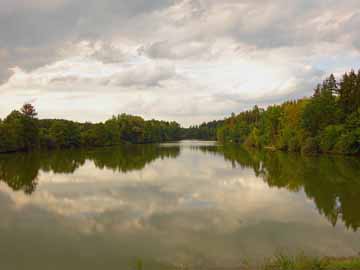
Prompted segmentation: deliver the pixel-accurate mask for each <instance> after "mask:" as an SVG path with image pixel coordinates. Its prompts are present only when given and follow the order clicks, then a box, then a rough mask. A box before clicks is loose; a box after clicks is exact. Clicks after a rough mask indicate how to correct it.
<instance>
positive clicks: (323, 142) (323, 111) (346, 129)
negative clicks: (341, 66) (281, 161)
mask: <svg viewBox="0 0 360 270" xmlns="http://www.w3.org/2000/svg"><path fill="white" fill-rule="evenodd" d="M359 108H360V71H359V72H358V74H356V73H355V72H354V71H351V72H350V73H349V74H345V75H344V76H343V77H342V79H341V82H340V83H337V82H336V80H335V77H334V76H333V75H330V76H329V77H328V78H327V79H325V80H324V82H323V83H322V84H319V85H318V86H317V87H316V89H315V91H314V95H313V96H312V97H311V98H304V99H301V100H298V101H290V102H286V103H284V104H281V105H273V106H269V107H268V108H267V109H266V110H262V109H259V108H258V107H255V108H254V109H253V110H250V111H245V112H242V113H240V114H239V115H232V116H231V117H230V118H227V119H225V121H224V122H223V123H222V125H221V126H219V127H218V129H217V139H218V140H219V141H220V142H223V143H245V144H246V145H248V146H252V147H269V148H276V149H280V150H285V151H291V152H300V151H301V152H302V153H304V154H314V153H317V152H326V153H335V152H336V153H341V154H359V153H360V109H359Z"/></svg>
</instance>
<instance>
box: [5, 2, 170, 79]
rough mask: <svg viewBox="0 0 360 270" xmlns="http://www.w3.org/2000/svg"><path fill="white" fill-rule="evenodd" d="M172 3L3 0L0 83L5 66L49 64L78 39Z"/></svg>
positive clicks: (91, 37)
mask: <svg viewBox="0 0 360 270" xmlns="http://www.w3.org/2000/svg"><path fill="white" fill-rule="evenodd" d="M173 2H174V1H173V0H154V1H147V0H133V1H126V0H120V1H119V0H105V1H97V0H74V1H69V0H56V1H50V2H49V1H44V0H29V1H28V2H24V1H21V0H5V1H2V2H1V3H0V33H1V37H0V50H1V51H4V52H5V53H6V59H5V60H4V59H3V58H4V56H3V57H1V54H0V60H1V62H2V65H1V66H0V80H2V81H4V80H5V79H6V78H8V76H9V75H10V74H11V72H10V71H9V68H12V67H14V66H20V67H21V68H24V69H28V70H31V69H34V68H36V67H40V66H42V65H44V64H47V63H50V62H51V61H54V60H55V59H57V57H58V50H59V49H61V48H63V47H65V46H66V44H68V43H72V42H78V41H81V40H83V39H88V40H96V39H99V38H101V37H103V36H106V35H107V34H108V33H109V32H113V31H116V29H117V28H118V29H119V31H120V30H121V28H122V26H123V25H124V24H125V23H124V21H126V20H127V19H129V18H132V17H134V16H139V15H141V14H143V13H149V12H152V11H154V10H156V9H162V8H164V7H166V6H168V5H171V4H172V3H173Z"/></svg>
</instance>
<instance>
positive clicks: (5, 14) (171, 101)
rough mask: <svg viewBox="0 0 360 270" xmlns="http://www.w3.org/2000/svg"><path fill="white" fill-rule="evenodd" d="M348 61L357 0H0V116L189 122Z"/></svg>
mask: <svg viewBox="0 0 360 270" xmlns="http://www.w3.org/2000/svg"><path fill="white" fill-rule="evenodd" d="M359 68H360V1H359V0H343V1H338V0H316V1H314V0H292V1H288V0H221V1H219V0H131V1H130V0H102V1H99V0H0V118H4V117H5V116H6V115H7V114H8V113H9V112H10V111H12V110H13V109H18V108H19V107H21V106H22V104H23V103H25V102H31V103H33V104H34V105H35V107H36V108H37V111H38V113H39V117H40V118H65V119H70V120H76V121H92V122H99V121H104V120H106V119H107V118H110V117H111V116H112V115H114V114H119V113H128V114H134V115H140V116H143V117H144V118H145V119H151V118H156V119H162V120H175V121H178V122H179V123H181V124H182V125H184V126H189V125H192V124H199V123H201V122H203V121H209V120H214V119H223V118H224V117H226V116H228V115H230V114H231V113H232V112H235V113H238V112H240V111H244V110H246V109H250V108H251V107H253V106H254V105H255V104H258V105H260V106H262V107H266V106H268V105H271V104H277V103H281V102H283V101H285V100H288V99H296V98H301V97H304V96H309V95H311V94H312V92H313V88H314V87H315V86H316V84H317V83H319V82H321V81H322V80H323V79H324V78H325V77H326V76H328V75H330V74H331V73H334V74H335V75H336V76H338V77H339V76H340V75H341V74H342V73H344V72H346V71H349V70H350V69H355V70H357V69H359Z"/></svg>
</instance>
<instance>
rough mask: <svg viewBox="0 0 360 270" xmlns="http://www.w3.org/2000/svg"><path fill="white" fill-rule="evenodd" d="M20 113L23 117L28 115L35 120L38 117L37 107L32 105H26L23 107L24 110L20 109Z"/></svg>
mask: <svg viewBox="0 0 360 270" xmlns="http://www.w3.org/2000/svg"><path fill="white" fill-rule="evenodd" d="M20 111H21V113H22V114H23V115H26V116H28V117H31V118H35V117H36V116H37V112H36V110H35V107H34V106H33V105H31V104H30V103H25V104H24V105H23V106H22V108H21V109H20Z"/></svg>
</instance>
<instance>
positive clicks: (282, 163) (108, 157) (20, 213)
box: [0, 141, 360, 270]
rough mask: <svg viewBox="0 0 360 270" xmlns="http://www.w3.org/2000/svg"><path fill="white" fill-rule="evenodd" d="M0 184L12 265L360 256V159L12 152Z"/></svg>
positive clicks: (132, 148) (114, 265) (172, 147)
mask: <svg viewBox="0 0 360 270" xmlns="http://www.w3.org/2000/svg"><path fill="white" fill-rule="evenodd" d="M0 180H1V182H0V216H1V218H0V254H1V261H0V266H1V269H6V270H9V269H10V270H12V269H16V270H21V269H27V270H35V269H36V270H39V269H46V270H48V269H50V270H52V269H61V270H64V269H76V270H80V269H86V270H90V269H110V270H112V269H125V270H126V269H129V270H130V269H135V268H136V265H138V267H140V266H139V265H141V264H143V266H144V269H145V270H147V269H173V268H172V267H173V266H176V267H177V269H216V267H219V268H222V269H223V268H226V267H237V266H239V265H241V264H242V263H243V262H244V261H258V262H260V261H261V260H263V259H264V258H266V257H269V256H272V255H274V254H277V253H279V252H286V253H298V252H304V253H306V254H310V255H326V256H355V255H357V254H358V253H359V252H360V159H359V158H356V157H340V156H319V157H314V156H313V157H303V156H300V155H297V154H287V153H281V152H266V151H265V152H258V151H254V150H246V149H244V148H242V147H239V146H220V145H217V144H216V143H214V142H199V141H183V142H178V143H167V144H161V145H124V146H118V147H111V148H98V149H91V150H63V151H53V152H35V153H28V154H24V153H21V154H9V155H0ZM186 267H188V268H186Z"/></svg>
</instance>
